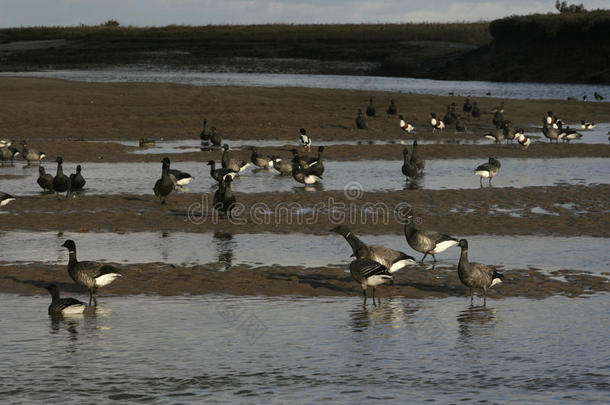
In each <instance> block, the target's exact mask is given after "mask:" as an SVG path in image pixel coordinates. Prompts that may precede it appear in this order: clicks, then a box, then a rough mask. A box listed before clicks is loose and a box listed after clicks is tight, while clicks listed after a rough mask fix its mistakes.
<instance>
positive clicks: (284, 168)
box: [271, 156, 293, 176]
mask: <svg viewBox="0 0 610 405" xmlns="http://www.w3.org/2000/svg"><path fill="white" fill-rule="evenodd" d="M271 158H272V159H273V168H274V169H275V170H277V171H278V172H280V174H281V175H282V176H291V175H292V170H293V165H292V162H291V161H290V160H288V159H282V158H281V157H279V156H271Z"/></svg>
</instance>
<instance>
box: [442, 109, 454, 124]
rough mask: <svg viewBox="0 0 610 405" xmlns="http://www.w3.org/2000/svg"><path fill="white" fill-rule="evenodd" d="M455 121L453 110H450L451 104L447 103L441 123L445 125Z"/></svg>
mask: <svg viewBox="0 0 610 405" xmlns="http://www.w3.org/2000/svg"><path fill="white" fill-rule="evenodd" d="M454 122H455V112H453V111H452V110H451V105H449V104H447V111H446V112H445V116H444V117H443V123H444V124H445V125H451V124H453V123H454Z"/></svg>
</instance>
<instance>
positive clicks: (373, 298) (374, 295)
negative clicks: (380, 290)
mask: <svg viewBox="0 0 610 405" xmlns="http://www.w3.org/2000/svg"><path fill="white" fill-rule="evenodd" d="M373 305H377V304H376V303H375V287H373Z"/></svg>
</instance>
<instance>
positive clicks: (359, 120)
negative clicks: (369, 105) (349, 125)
mask: <svg viewBox="0 0 610 405" xmlns="http://www.w3.org/2000/svg"><path fill="white" fill-rule="evenodd" d="M368 127H369V126H368V124H367V123H366V118H365V117H364V115H362V110H361V109H358V115H357V116H356V128H358V129H367V128H368Z"/></svg>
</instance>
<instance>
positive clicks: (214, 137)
mask: <svg viewBox="0 0 610 405" xmlns="http://www.w3.org/2000/svg"><path fill="white" fill-rule="evenodd" d="M210 141H212V146H214V147H219V146H220V145H221V144H222V135H220V134H219V133H218V132H216V127H212V132H211V133H210Z"/></svg>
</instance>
